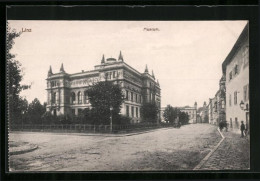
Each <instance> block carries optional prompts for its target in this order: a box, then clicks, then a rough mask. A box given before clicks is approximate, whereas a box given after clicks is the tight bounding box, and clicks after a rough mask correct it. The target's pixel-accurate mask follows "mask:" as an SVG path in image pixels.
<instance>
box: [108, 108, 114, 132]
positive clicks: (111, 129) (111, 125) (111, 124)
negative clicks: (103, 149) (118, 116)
mask: <svg viewBox="0 0 260 181" xmlns="http://www.w3.org/2000/svg"><path fill="white" fill-rule="evenodd" d="M109 109H110V132H111V133H112V131H113V123H112V111H113V107H112V106H110V108H109Z"/></svg>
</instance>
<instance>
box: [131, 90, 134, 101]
mask: <svg viewBox="0 0 260 181" xmlns="http://www.w3.org/2000/svg"><path fill="white" fill-rule="evenodd" d="M131 101H132V102H133V101H134V96H133V92H131Z"/></svg>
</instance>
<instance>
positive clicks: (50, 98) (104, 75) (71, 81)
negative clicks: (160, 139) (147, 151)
mask: <svg viewBox="0 0 260 181" xmlns="http://www.w3.org/2000/svg"><path fill="white" fill-rule="evenodd" d="M106 79H107V80H108V81H113V82H114V83H116V84H120V86H121V88H122V91H123V93H124V95H125V101H124V103H123V104H122V108H121V114H123V115H126V116H129V117H130V118H131V119H132V123H138V122H141V116H140V108H141V106H142V104H143V103H145V102H154V103H156V104H157V106H158V108H159V110H160V107H161V89H160V85H159V81H158V80H156V79H155V75H154V72H153V71H152V72H151V74H150V73H149V70H148V67H147V65H146V67H145V71H144V73H140V72H138V71H137V70H136V69H134V68H132V67H131V66H129V65H128V64H127V63H125V61H124V58H123V55H122V53H121V51H120V54H119V57H118V59H115V58H107V59H105V56H104V55H103V57H102V59H101V63H100V64H99V65H96V66H95V67H94V70H90V71H84V70H82V71H81V72H78V73H74V74H68V73H66V71H65V69H64V67H63V64H62V65H61V68H60V72H58V73H53V72H52V69H51V67H50V69H49V72H48V78H47V79H46V80H47V89H46V90H47V107H46V108H47V111H50V112H51V113H52V114H53V115H61V114H64V115H67V114H71V115H78V114H79V113H80V112H81V111H83V110H84V109H85V108H91V104H90V102H89V98H88V95H87V90H88V89H89V87H90V86H92V85H93V84H94V83H96V82H99V81H105V80H106ZM159 114H160V113H159ZM158 118H160V115H158ZM158 121H159V119H158Z"/></svg>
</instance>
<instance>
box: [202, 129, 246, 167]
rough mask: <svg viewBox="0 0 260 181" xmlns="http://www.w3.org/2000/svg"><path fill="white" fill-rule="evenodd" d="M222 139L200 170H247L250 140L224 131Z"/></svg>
mask: <svg viewBox="0 0 260 181" xmlns="http://www.w3.org/2000/svg"><path fill="white" fill-rule="evenodd" d="M222 134H223V135H224V136H225V139H224V141H223V142H222V143H221V144H220V146H219V147H218V148H217V150H216V151H215V152H214V153H213V154H212V155H211V156H210V157H209V159H208V160H207V161H206V162H205V163H204V165H202V167H201V168H200V170H247V169H250V141H249V140H248V139H245V138H241V137H240V134H238V133H233V132H225V131H223V132H222Z"/></svg>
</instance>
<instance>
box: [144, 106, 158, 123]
mask: <svg viewBox="0 0 260 181" xmlns="http://www.w3.org/2000/svg"><path fill="white" fill-rule="evenodd" d="M158 113H159V109H158V107H157V105H156V104H155V103H144V104H143V105H142V107H141V116H142V119H143V120H144V122H151V123H156V122H157V119H158Z"/></svg>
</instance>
